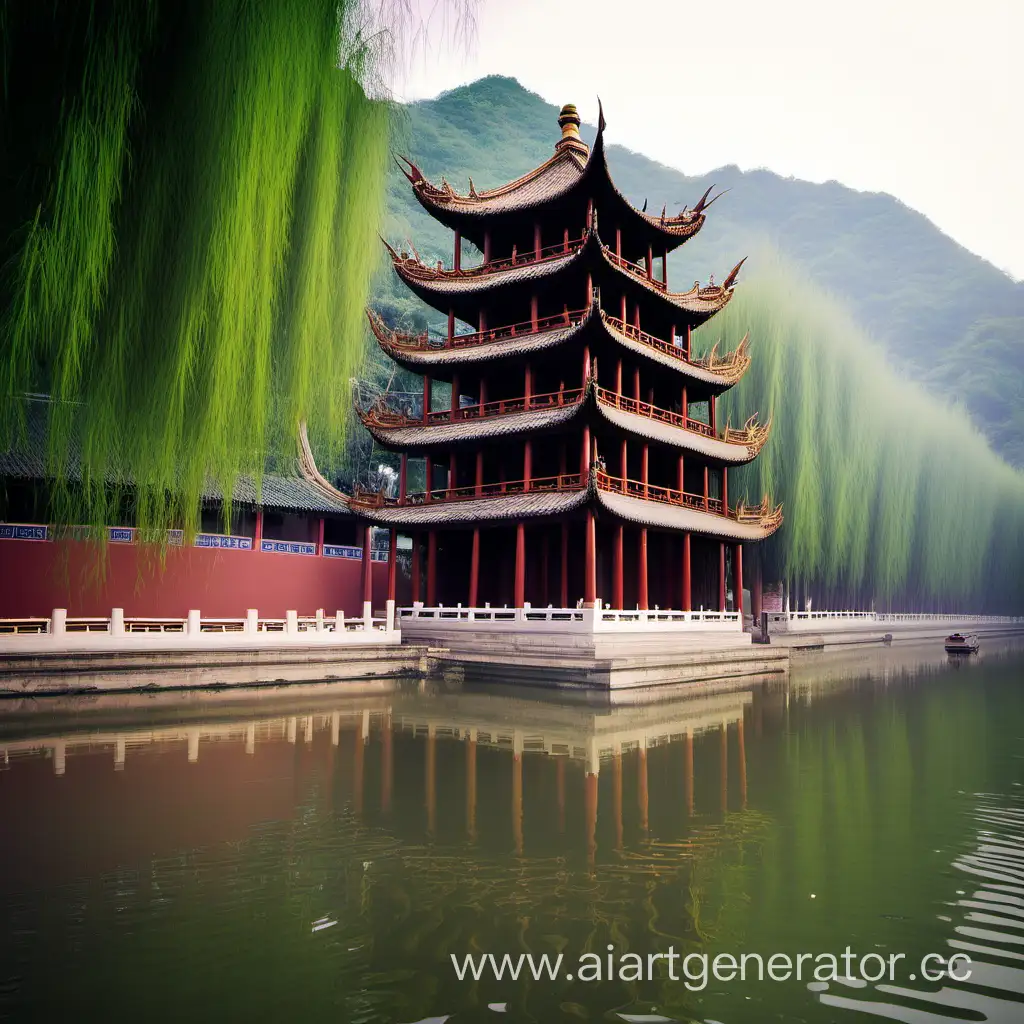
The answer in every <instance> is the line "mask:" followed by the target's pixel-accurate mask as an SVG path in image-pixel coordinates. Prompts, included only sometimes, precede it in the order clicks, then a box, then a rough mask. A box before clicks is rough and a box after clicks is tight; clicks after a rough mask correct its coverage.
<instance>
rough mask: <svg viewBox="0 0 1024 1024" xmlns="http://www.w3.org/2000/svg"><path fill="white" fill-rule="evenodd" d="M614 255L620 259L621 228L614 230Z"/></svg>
mask: <svg viewBox="0 0 1024 1024" xmlns="http://www.w3.org/2000/svg"><path fill="white" fill-rule="evenodd" d="M615 255H616V256H618V257H619V259H622V228H616V229H615Z"/></svg>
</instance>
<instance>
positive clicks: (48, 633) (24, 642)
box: [0, 601, 402, 656]
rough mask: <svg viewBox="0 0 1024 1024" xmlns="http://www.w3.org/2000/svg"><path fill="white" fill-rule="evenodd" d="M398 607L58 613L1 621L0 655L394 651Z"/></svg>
mask: <svg viewBox="0 0 1024 1024" xmlns="http://www.w3.org/2000/svg"><path fill="white" fill-rule="evenodd" d="M401 638H402V635H401V632H400V630H399V629H398V628H397V623H396V616H395V604H394V602H393V601H388V602H387V609H386V612H385V614H384V615H383V616H374V615H373V613H372V609H371V606H370V605H369V604H366V605H364V606H363V614H362V615H361V616H359V617H357V618H351V619H346V618H345V614H344V612H342V611H338V612H336V613H335V614H334V616H332V617H330V618H328V617H326V616H325V615H324V611H323V609H318V610H317V613H316V614H315V615H301V616H300V615H299V614H298V613H297V612H295V611H293V610H289V611H288V612H286V615H285V618H283V619H272V618H266V617H261V616H260V614H259V611H258V610H257V609H255V608H250V609H248V610H247V611H246V613H245V617H244V618H237V619H234V618H206V617H203V615H202V613H201V612H200V611H199V610H198V609H192V610H190V611H189V613H188V615H187V617H186V618H184V619H175V618H126V617H125V615H124V610H123V609H121V608H114V609H112V610H111V614H110V617H109V618H99V617H79V616H75V617H69V616H68V614H67V610H66V609H64V608H55V609H54V610H53V611H52V612H51V614H50V617H49V618H39V617H26V618H22V619H0V656H2V655H4V654H47V653H48V654H60V653H74V652H76V651H95V652H103V651H105V652H109V653H111V654H117V653H123V652H129V651H142V650H161V651H180V652H183V653H185V652H188V651H193V650H195V651H198V650H216V649H245V648H261V649H262V648H274V647H288V646H322V647H332V646H337V645H338V644H367V643H371V644H397V643H400V642H401Z"/></svg>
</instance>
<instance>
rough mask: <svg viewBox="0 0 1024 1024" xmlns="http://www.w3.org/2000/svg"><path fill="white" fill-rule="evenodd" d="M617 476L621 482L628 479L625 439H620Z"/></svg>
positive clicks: (627, 444)
mask: <svg viewBox="0 0 1024 1024" xmlns="http://www.w3.org/2000/svg"><path fill="white" fill-rule="evenodd" d="M619 470H620V472H619V476H621V477H622V479H623V480H628V479H629V443H628V442H627V441H626V439H625V438H623V439H622V452H621V454H620V455H619Z"/></svg>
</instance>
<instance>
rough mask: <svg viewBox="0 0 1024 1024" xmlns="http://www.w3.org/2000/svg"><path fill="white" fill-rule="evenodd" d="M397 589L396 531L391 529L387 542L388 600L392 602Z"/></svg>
mask: <svg viewBox="0 0 1024 1024" xmlns="http://www.w3.org/2000/svg"><path fill="white" fill-rule="evenodd" d="M397 587H398V531H397V530H395V529H392V531H391V539H390V541H389V542H388V600H389V601H394V600H395V594H396V593H397Z"/></svg>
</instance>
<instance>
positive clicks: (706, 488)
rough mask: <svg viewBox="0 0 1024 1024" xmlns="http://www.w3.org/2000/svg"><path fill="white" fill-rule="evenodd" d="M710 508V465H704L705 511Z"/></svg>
mask: <svg viewBox="0 0 1024 1024" xmlns="http://www.w3.org/2000/svg"><path fill="white" fill-rule="evenodd" d="M707 510H708V467H707V466H705V467H704V511H705V512H706V511H707Z"/></svg>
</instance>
